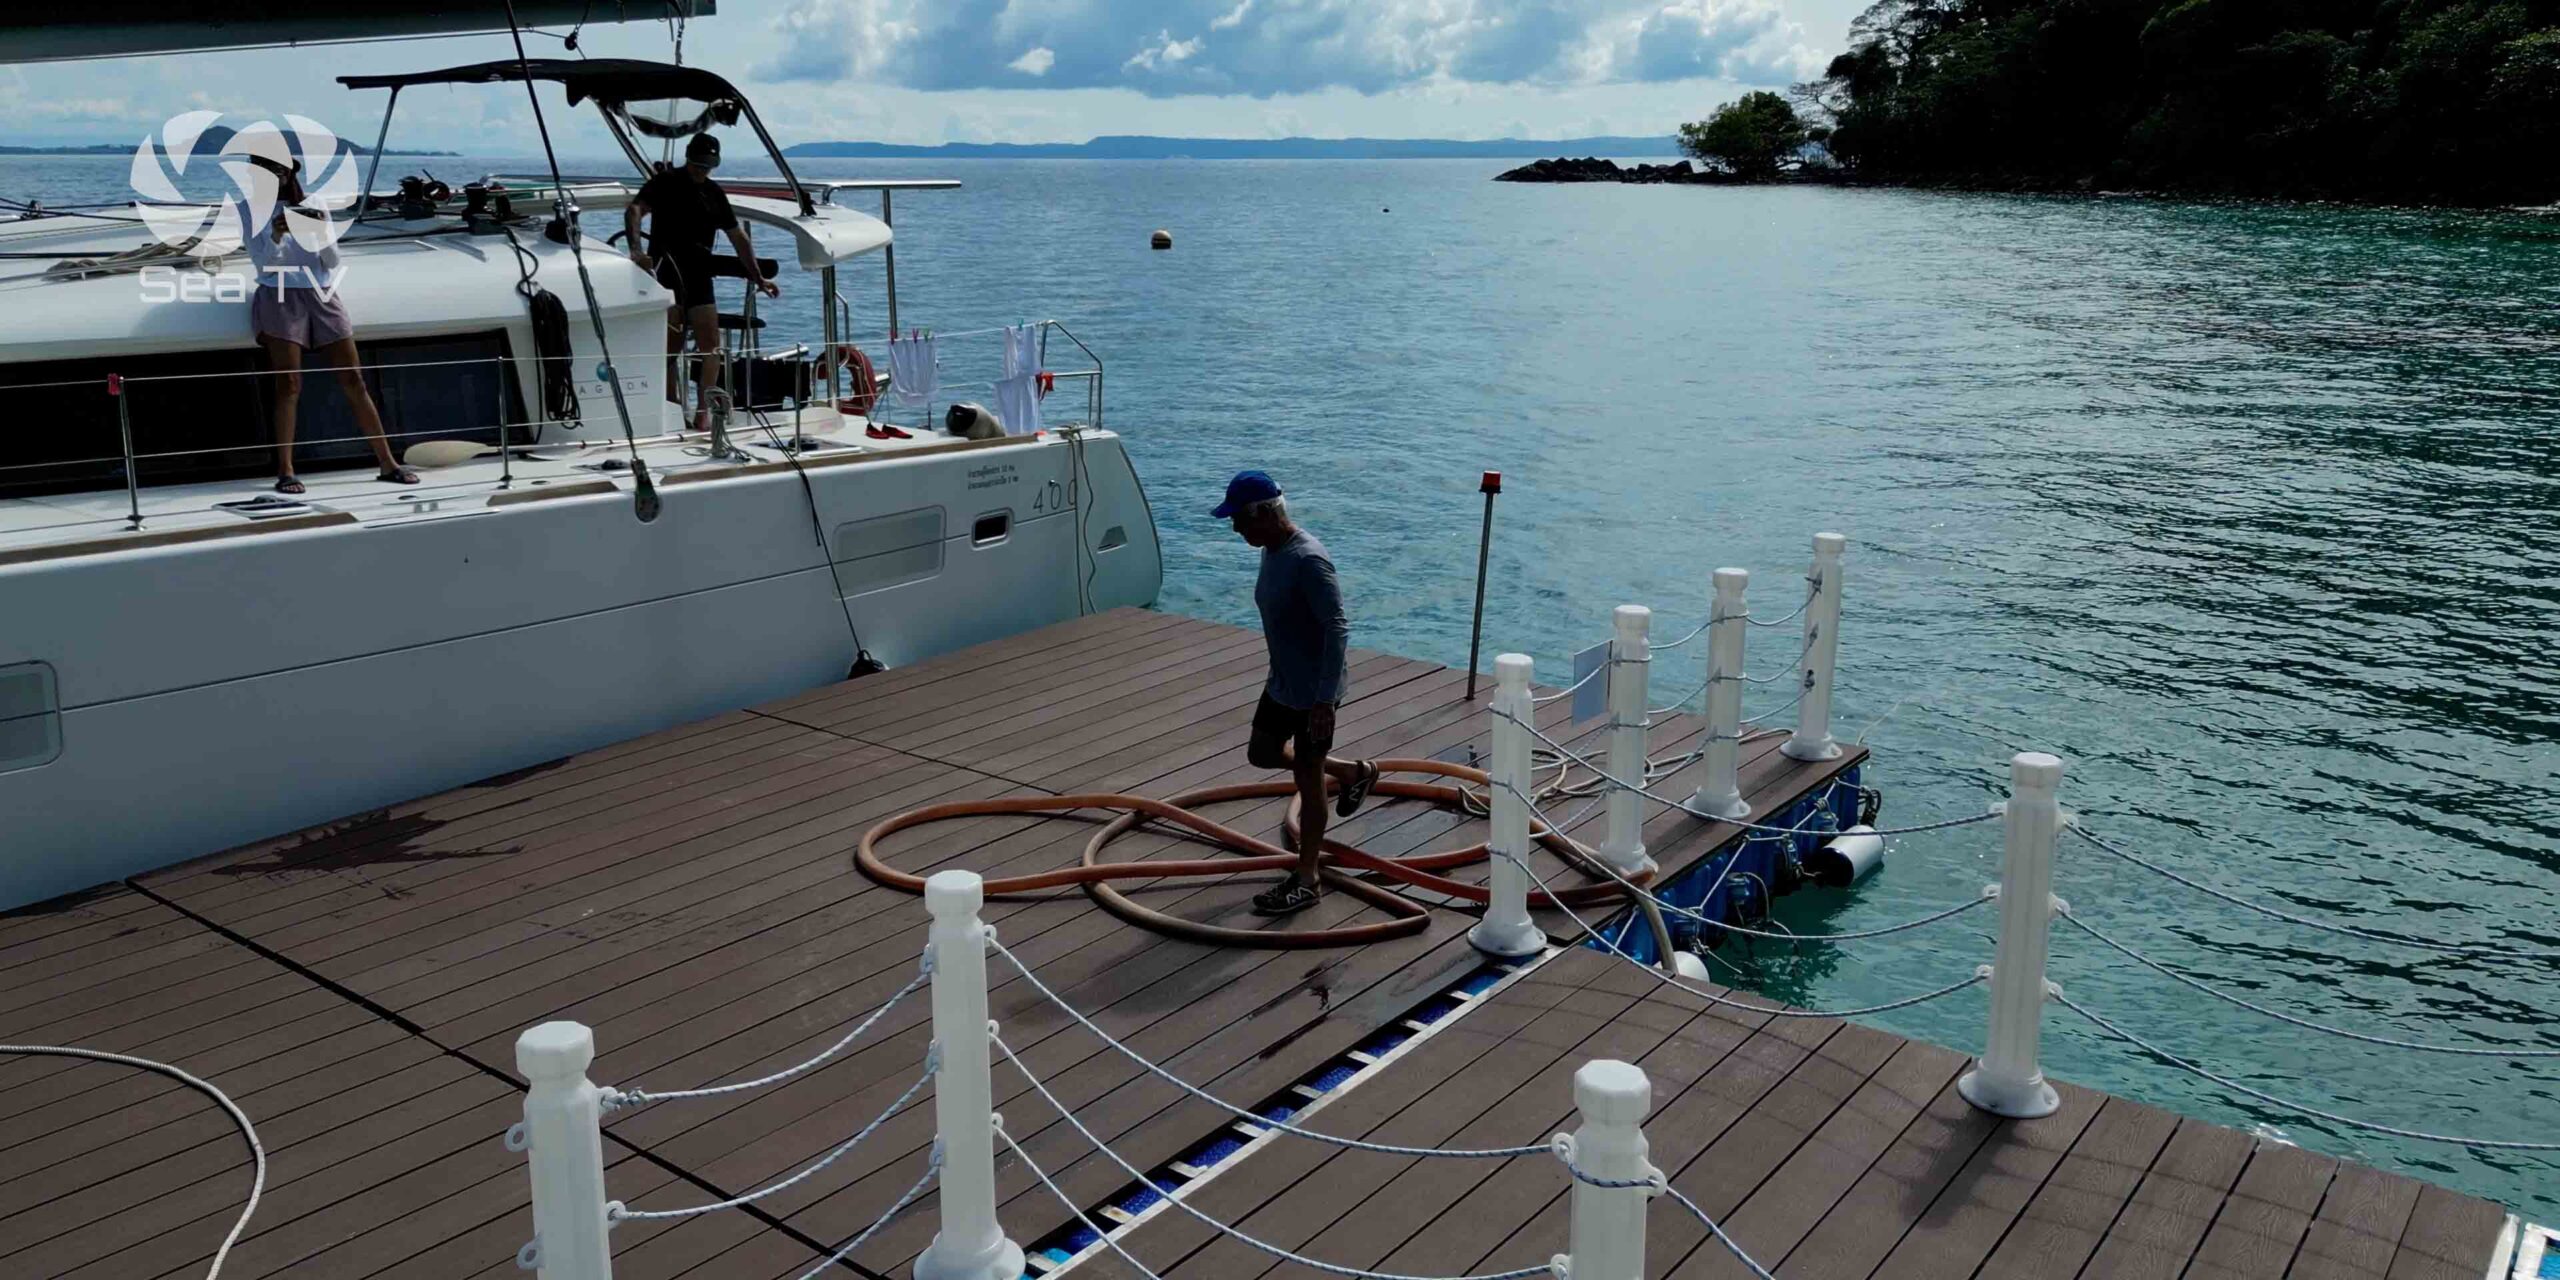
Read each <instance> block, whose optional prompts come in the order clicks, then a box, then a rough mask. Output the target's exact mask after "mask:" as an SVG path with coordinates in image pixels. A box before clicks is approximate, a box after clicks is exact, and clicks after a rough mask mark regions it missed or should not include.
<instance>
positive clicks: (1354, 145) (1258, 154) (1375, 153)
mask: <svg viewBox="0 0 2560 1280" xmlns="http://www.w3.org/2000/svg"><path fill="white" fill-rule="evenodd" d="M1679 151H1680V148H1679V145H1678V143H1677V142H1676V141H1675V140H1674V139H1673V138H1672V137H1671V136H1670V135H1669V134H1667V133H1666V134H1663V135H1660V136H1656V137H1630V136H1624V135H1598V136H1593V137H1587V138H1553V139H1544V140H1541V139H1535V138H1491V139H1481V140H1461V139H1455V138H1167V137H1157V136H1154V135H1150V134H1106V135H1104V136H1102V137H1098V138H1094V139H1091V140H1090V141H1086V142H946V143H941V144H939V145H935V146H915V145H908V144H901V143H892V142H803V143H799V144H797V145H795V146H790V147H785V148H783V154H784V155H786V156H793V157H836V158H847V159H864V160H878V159H891V158H897V157H904V156H915V157H938V158H942V159H990V160H996V159H1001V160H1442V159H1487V158H1501V157H1516V156H1560V155H1574V156H1585V155H1595V156H1669V155H1678V154H1679Z"/></svg>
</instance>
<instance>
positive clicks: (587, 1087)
mask: <svg viewBox="0 0 2560 1280" xmlns="http://www.w3.org/2000/svg"><path fill="white" fill-rule="evenodd" d="M595 1060H596V1035H595V1032H593V1031H590V1030H588V1029H587V1028H586V1027H585V1026H583V1025H580V1024H578V1023H575V1022H546V1023H543V1024H542V1025H541V1026H538V1027H534V1028H532V1029H530V1030H528V1031H526V1032H525V1033H524V1034H522V1035H520V1036H517V1037H516V1070H518V1071H520V1072H522V1073H524V1078H525V1082H526V1084H527V1085H528V1086H530V1087H529V1088H527V1089H526V1090H525V1095H524V1143H525V1155H526V1166H527V1169H528V1171H529V1172H530V1173H531V1174H532V1177H533V1243H532V1244H531V1245H530V1246H528V1249H529V1251H530V1252H531V1254H532V1256H533V1259H534V1269H535V1270H536V1271H537V1272H538V1273H539V1274H540V1275H541V1277H542V1280H613V1244H612V1242H611V1240H609V1239H608V1238H607V1237H608V1235H609V1233H610V1232H611V1231H612V1229H613V1223H612V1221H611V1219H610V1218H608V1217H607V1216H606V1215H607V1213H608V1212H609V1210H610V1208H611V1206H610V1205H609V1204H608V1203H607V1202H606V1200H605V1192H604V1127H603V1126H604V1105H603V1094H604V1091H603V1090H601V1089H598V1088H597V1087H596V1085H595V1082H594V1081H592V1080H589V1079H587V1067H588V1065H589V1064H591V1063H593V1062H594V1061H595Z"/></svg>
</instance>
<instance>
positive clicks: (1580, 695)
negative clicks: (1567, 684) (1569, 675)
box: [1573, 640, 1609, 724]
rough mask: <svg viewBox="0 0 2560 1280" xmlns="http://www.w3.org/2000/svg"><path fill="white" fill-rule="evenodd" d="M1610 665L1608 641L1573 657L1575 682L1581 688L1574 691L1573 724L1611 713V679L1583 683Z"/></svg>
mask: <svg viewBox="0 0 2560 1280" xmlns="http://www.w3.org/2000/svg"><path fill="white" fill-rule="evenodd" d="M1607 665H1609V642H1608V641H1606V640H1603V641H1601V642H1600V643H1598V644H1595V645H1593V646H1591V647H1590V648H1588V649H1585V650H1583V651H1582V652H1580V653H1577V654H1575V655H1573V680H1574V683H1575V684H1576V685H1577V686H1579V687H1578V688H1576V689H1575V690H1574V691H1573V722H1574V723H1575V724H1580V723H1582V722H1583V721H1585V720H1591V719H1596V718H1598V717H1600V716H1603V715H1607V714H1608V712H1609V677H1607V676H1602V677H1600V678H1599V679H1597V680H1593V681H1591V682H1590V683H1588V684H1584V683H1583V681H1584V679H1585V678H1586V677H1588V676H1589V675H1590V674H1591V673H1592V672H1594V671H1597V670H1599V669H1600V668H1602V667H1605V666H1607Z"/></svg>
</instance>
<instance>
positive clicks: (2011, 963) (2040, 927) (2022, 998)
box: [1956, 751, 2062, 1120]
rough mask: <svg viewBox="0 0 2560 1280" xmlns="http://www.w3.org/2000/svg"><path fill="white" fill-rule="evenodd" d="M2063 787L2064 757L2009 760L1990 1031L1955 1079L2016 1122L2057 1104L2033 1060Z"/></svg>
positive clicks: (2031, 754) (1976, 1099)
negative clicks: (1969, 1066)
mask: <svg viewBox="0 0 2560 1280" xmlns="http://www.w3.org/2000/svg"><path fill="white" fill-rule="evenodd" d="M2061 786H2062V761H2061V760H2059V759H2057V758H2055V757H2053V756H2049V755H2046V754H2045V753H2043V752H2041V751H2022V752H2019V753H2018V754H2017V755H2016V756H2014V757H2012V758H2011V759H2010V761H2009V803H2008V806H2007V809H2006V811H2005V814H2004V816H2003V818H2002V823H2001V830H2002V842H2003V848H2002V850H2001V856H2000V950H1999V952H1998V954H1997V955H1996V956H1994V958H1993V960H1992V963H1991V965H1990V966H1989V970H1990V974H1991V1029H1990V1033H1989V1035H1988V1037H1987V1039H1986V1041H1985V1044H1984V1048H1983V1051H1982V1060H1981V1061H1980V1062H1977V1063H1975V1064H1974V1067H1973V1069H1972V1070H1970V1071H1967V1072H1965V1073H1964V1075H1963V1077H1962V1078H1960V1079H1958V1080H1957V1081H1956V1091H1957V1092H1958V1093H1961V1094H1963V1095H1964V1100H1965V1101H1967V1102H1970V1103H1972V1104H1973V1105H1975V1106H1977V1107H1980V1108H1982V1109H1983V1110H1985V1111H1988V1112H1990V1113H1992V1114H1993V1115H2000V1116H2009V1117H2011V1118H2013V1119H2020V1120H2026V1119H2032V1118H2034V1117H2036V1116H2049V1115H2052V1114H2053V1113H2054V1110H2055V1109H2056V1108H2058V1107H2060V1106H2061V1105H2062V1101H2061V1099H2060V1098H2059V1097H2057V1096H2056V1095H2055V1094H2054V1092H2053V1086H2052V1085H2049V1084H2047V1083H2045V1079H2044V1070H2043V1068H2042V1067H2040V1066H2039V1065H2037V1061H2036V1042H2037V1039H2038V1037H2039V1035H2040V1034H2041V1032H2042V1030H2043V1024H2044V1001H2045V993H2046V991H2047V989H2048V984H2047V983H2046V982H2045V976H2044V959H2045V944H2046V942H2047V940H2048V939H2047V930H2048V929H2049V928H2050V926H2051V925H2052V923H2053V915H2054V912H2055V911H2056V910H2058V909H2059V908H2060V906H2061V902H2060V900H2059V899H2057V898H2055V897H2054V896H2053V850H2054V843H2055V837H2056V836H2057V835H2058V834H2059V832H2060V830H2061V826H2062V805H2061V803H2060V801H2059V799H2058V798H2057V793H2058V791H2059V790H2060V788H2061Z"/></svg>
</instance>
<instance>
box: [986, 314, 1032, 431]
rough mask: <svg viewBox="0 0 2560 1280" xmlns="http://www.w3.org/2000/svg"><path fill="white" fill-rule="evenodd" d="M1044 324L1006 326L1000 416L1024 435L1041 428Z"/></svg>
mask: <svg viewBox="0 0 2560 1280" xmlns="http://www.w3.org/2000/svg"><path fill="white" fill-rule="evenodd" d="M1039 377H1040V326H1038V325H1036V324H1013V325H1006V326H1005V328H1004V377H1002V378H1000V379H998V380H997V381H996V388H995V390H996V416H997V417H999V418H1002V419H1004V421H1005V426H1007V427H1008V428H1010V429H1011V430H1012V431H1013V434H1015V435H1020V436H1028V435H1037V434H1039V431H1040V388H1039V387H1038V386H1037V385H1036V383H1037V381H1038V379H1039Z"/></svg>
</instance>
